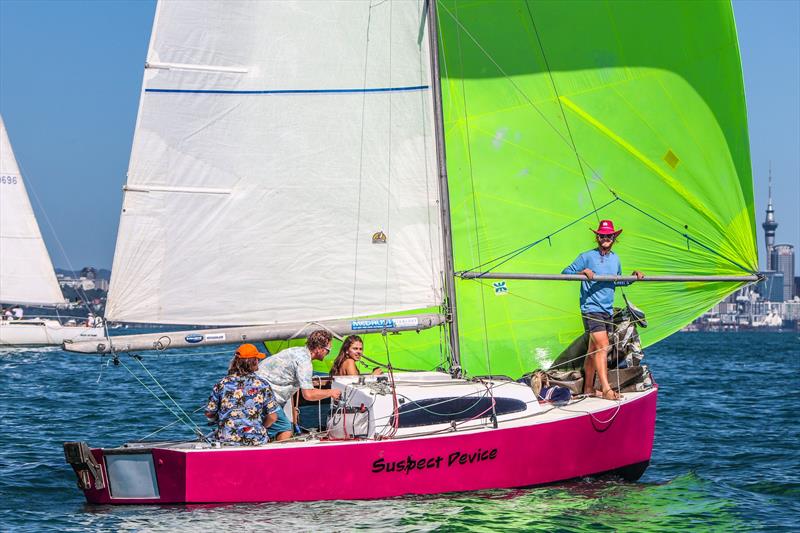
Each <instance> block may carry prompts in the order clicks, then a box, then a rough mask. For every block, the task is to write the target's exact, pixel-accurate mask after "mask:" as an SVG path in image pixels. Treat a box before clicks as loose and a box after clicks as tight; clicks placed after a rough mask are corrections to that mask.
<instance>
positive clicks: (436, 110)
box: [426, 0, 461, 375]
mask: <svg viewBox="0 0 800 533" xmlns="http://www.w3.org/2000/svg"><path fill="white" fill-rule="evenodd" d="M426 1H427V6H428V13H427V14H428V47H429V48H430V53H431V86H432V89H433V120H434V131H435V132H436V133H435V135H436V161H437V163H438V167H439V213H440V215H441V217H442V246H443V248H444V250H443V251H444V290H445V295H446V300H445V302H446V315H447V322H448V323H449V326H450V327H449V328H448V330H449V332H450V373H451V374H453V375H460V374H461V350H460V346H459V342H458V314H457V306H456V286H455V267H454V265H453V236H452V231H451V227H450V191H449V189H448V186H447V158H446V157H445V147H444V124H443V118H442V83H441V80H440V79H439V32H438V29H437V28H438V25H437V20H436V0H426Z"/></svg>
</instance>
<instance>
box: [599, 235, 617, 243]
mask: <svg viewBox="0 0 800 533" xmlns="http://www.w3.org/2000/svg"><path fill="white" fill-rule="evenodd" d="M597 238H598V239H599V240H601V241H613V240H615V239H616V238H617V236H616V235H613V234H612V235H598V236H597Z"/></svg>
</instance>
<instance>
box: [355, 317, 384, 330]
mask: <svg viewBox="0 0 800 533" xmlns="http://www.w3.org/2000/svg"><path fill="white" fill-rule="evenodd" d="M393 327H394V320H392V319H391V318H374V319H369V320H353V321H352V322H350V328H351V329H377V328H393Z"/></svg>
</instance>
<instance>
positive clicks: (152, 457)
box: [64, 442, 186, 504]
mask: <svg viewBox="0 0 800 533" xmlns="http://www.w3.org/2000/svg"><path fill="white" fill-rule="evenodd" d="M64 456H65V458H66V460H67V463H68V464H69V465H70V466H72V469H73V470H74V471H75V475H76V476H77V479H78V488H80V489H81V490H82V491H83V493H84V495H85V496H86V500H87V501H88V502H89V503H98V504H153V503H178V502H183V501H185V497H184V494H185V487H184V483H183V480H185V479H186V476H185V473H186V460H185V457H186V456H185V454H183V453H179V452H177V451H174V450H168V449H162V448H109V449H104V448H90V447H89V445H88V444H87V443H85V442H65V443H64Z"/></svg>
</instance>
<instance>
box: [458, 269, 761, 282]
mask: <svg viewBox="0 0 800 533" xmlns="http://www.w3.org/2000/svg"><path fill="white" fill-rule="evenodd" d="M456 275H457V276H458V277H460V278H462V279H519V280H539V281H541V280H548V281H588V280H589V278H587V277H586V276H584V275H583V274H526V273H523V272H459V273H458V274H456ZM761 279H762V278H761V277H760V276H758V275H756V274H752V275H747V276H691V275H667V276H645V277H643V278H642V279H639V278H637V277H636V276H606V275H600V274H597V275H595V276H594V277H593V278H592V279H591V281H637V282H640V283H641V282H645V281H646V282H658V281H660V282H665V281H672V282H676V281H692V282H699V283H703V282H705V283H717V282H732V283H753V282H756V281H760V280H761Z"/></svg>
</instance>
